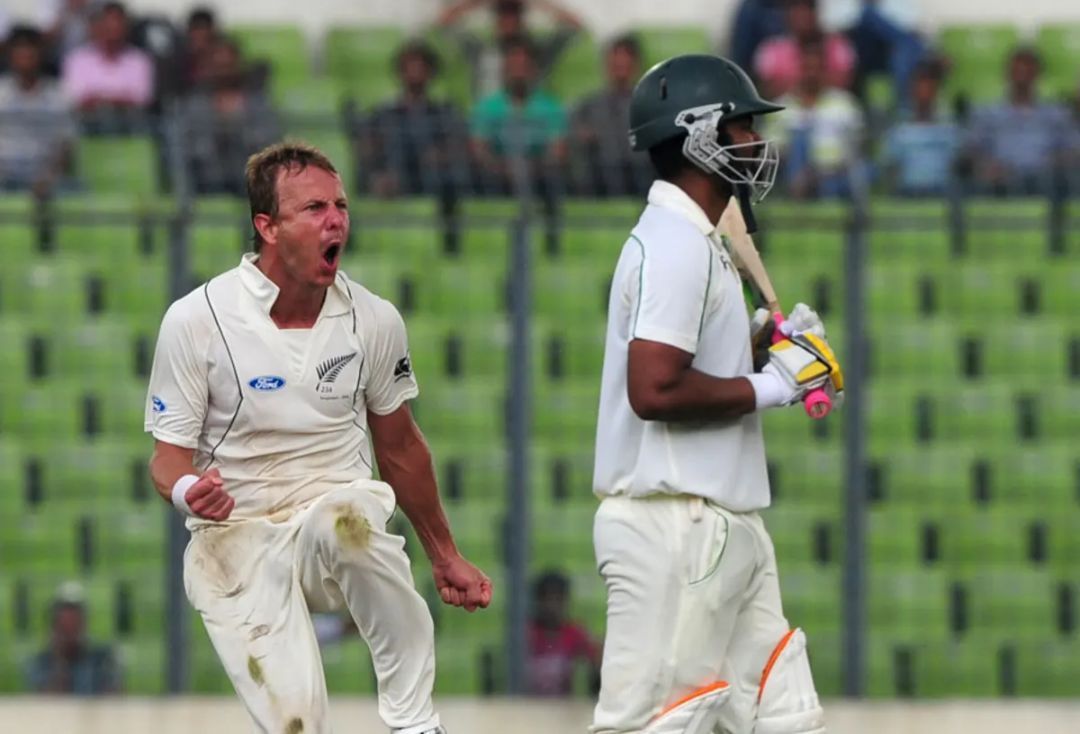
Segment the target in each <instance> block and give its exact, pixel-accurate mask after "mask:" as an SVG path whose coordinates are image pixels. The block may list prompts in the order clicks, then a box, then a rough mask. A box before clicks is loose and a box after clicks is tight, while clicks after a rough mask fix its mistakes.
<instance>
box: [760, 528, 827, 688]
mask: <svg viewBox="0 0 1080 734" xmlns="http://www.w3.org/2000/svg"><path fill="white" fill-rule="evenodd" d="M771 532H772V531H771V530H770V533H771ZM779 572H780V589H781V594H782V596H783V600H784V616H785V617H787V619H788V620H789V623H790V624H791V625H792V626H793V627H802V628H803V629H804V630H805V632H806V637H807V644H808V646H809V649H810V657H811V664H812V665H813V666H814V669H813V670H814V681H815V682H817V681H818V677H819V672H820V673H821V674H822V675H824V676H825V677H826V678H828V677H830V676H829V675H828V673H827V672H826V671H827V670H828V668H825V669H823V670H821V671H819V670H818V668H817V663H818V659H819V657H820V658H823V659H824V660H827V659H829V658H833V657H834V656H835V655H836V653H837V652H838V651H837V650H836V649H830V648H831V647H832V644H831V643H832V642H833V641H834V640H835V635H836V633H837V632H838V631H839V630H840V628H841V623H842V619H841V608H840V600H841V599H842V598H843V596H842V594H841V592H840V569H839V567H838V566H831V567H829V566H821V565H818V564H811V563H809V562H808V561H807V560H795V559H790V560H788V561H787V562H785V561H780V562H779ZM824 660H823V662H824ZM828 667H831V668H832V670H834V671H835V670H837V669H836V666H835V663H834V664H833V665H831V666H828ZM833 684H834V685H835V684H836V682H835V681H834V683H833ZM818 690H819V692H822V691H821V688H820V686H819V687H818Z"/></svg>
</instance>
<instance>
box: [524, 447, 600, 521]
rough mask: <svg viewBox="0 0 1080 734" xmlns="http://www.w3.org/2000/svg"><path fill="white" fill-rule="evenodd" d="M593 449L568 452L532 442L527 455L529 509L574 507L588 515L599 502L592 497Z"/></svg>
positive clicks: (567, 450)
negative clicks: (528, 455) (528, 461)
mask: <svg viewBox="0 0 1080 734" xmlns="http://www.w3.org/2000/svg"><path fill="white" fill-rule="evenodd" d="M593 458H594V457H593V450H592V445H591V444H590V445H588V446H578V447H575V448H571V449H567V448H565V447H560V445H559V444H558V442H556V443H555V445H550V446H549V445H548V444H546V443H545V442H543V441H534V442H533V444H532V446H531V452H530V458H529V460H530V465H529V470H530V472H529V474H530V482H531V483H530V485H529V497H530V500H531V501H532V506H533V507H536V508H550V507H557V506H562V505H575V506H577V507H579V508H584V511H586V512H589V513H590V514H591V513H593V512H595V510H596V507H597V502H598V500H597V499H596V496H595V495H594V494H593V491H592V486H593V481H592V479H593Z"/></svg>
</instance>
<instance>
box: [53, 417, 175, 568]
mask: <svg viewBox="0 0 1080 734" xmlns="http://www.w3.org/2000/svg"><path fill="white" fill-rule="evenodd" d="M57 447H58V448H59V449H61V451H59V452H57V454H56V455H55V456H50V455H48V454H44V453H43V454H42V455H41V456H39V458H40V459H42V461H43V475H44V484H45V500H46V502H48V503H49V505H50V506H55V507H58V508H60V509H63V510H70V511H81V512H90V511H94V510H100V509H101V508H103V507H113V508H115V509H116V510H117V511H118V512H117V514H118V515H119V514H120V513H119V510H121V509H122V508H126V507H129V506H135V503H136V502H141V503H145V502H146V501H147V500H148V499H151V498H154V497H155V492H154V489H153V487H152V486H151V485H150V476H149V473H148V470H147V461H148V460H149V458H150V451H151V442H150V440H149V439H148V438H147V439H145V440H144V442H142V443H135V442H132V441H117V440H100V441H94V442H84V441H69V442H64V443H59V442H58V443H57ZM153 507H154V509H155V510H156V509H157V505H156V503H155V504H154V505H153ZM125 517H128V515H125ZM136 517H137V515H136V514H134V513H131V514H130V517H128V519H127V520H125V521H124V523H120V522H117V523H116V524H117V525H121V524H124V525H125V527H124V528H123V529H121V530H109V531H107V532H108V533H109V534H110V535H111V537H112V540H114V541H118V540H119V537H120V536H121V535H122V534H123V533H124V532H127V531H129V530H130V531H133V532H134V530H135V528H134V527H132V528H128V527H126V524H127V523H128V522H129V521H130V520H134V519H135V518H136ZM158 519H159V520H160V517H159V518H158ZM104 520H107V518H105V517H103V518H102V519H101V521H104ZM159 524H160V523H159ZM163 530H164V525H161V527H159V528H157V529H156V534H157V535H158V536H159V537H160V536H161V532H163ZM159 550H160V549H159ZM138 558H139V556H133V557H132V559H131V561H132V562H135V561H138Z"/></svg>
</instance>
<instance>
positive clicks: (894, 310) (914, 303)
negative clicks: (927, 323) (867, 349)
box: [864, 259, 953, 332]
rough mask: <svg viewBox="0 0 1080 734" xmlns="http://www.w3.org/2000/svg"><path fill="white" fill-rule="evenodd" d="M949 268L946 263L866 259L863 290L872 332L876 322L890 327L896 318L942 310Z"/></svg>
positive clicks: (941, 313) (911, 317)
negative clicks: (867, 260)
mask: <svg viewBox="0 0 1080 734" xmlns="http://www.w3.org/2000/svg"><path fill="white" fill-rule="evenodd" d="M949 272H950V271H949V266H948V265H947V264H942V265H938V266H935V265H931V264H926V265H923V264H918V265H916V264H914V263H910V264H909V263H893V262H887V261H878V260H876V259H875V260H872V261H871V262H869V263H868V264H867V269H866V286H865V291H864V292H865V294H866V311H867V318H868V320H869V326H870V328H871V332H874V331H876V329H875V328H874V327H878V326H881V327H882V328H889V327H890V326H891V325H892V324H894V323H896V320H897V319H909V318H910V319H915V318H920V317H924V316H939V315H943V314H945V311H944V304H943V301H944V300H945V298H946V295H945V294H946V293H947V292H948V291H949V290H950V289H951V288H952V287H953V286H952V285H951V283H950V282H949V280H948V279H947V277H946V275H947V274H948V273H949ZM949 277H952V276H951V275H950V276H949Z"/></svg>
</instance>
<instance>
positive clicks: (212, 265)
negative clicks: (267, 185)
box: [188, 206, 251, 283]
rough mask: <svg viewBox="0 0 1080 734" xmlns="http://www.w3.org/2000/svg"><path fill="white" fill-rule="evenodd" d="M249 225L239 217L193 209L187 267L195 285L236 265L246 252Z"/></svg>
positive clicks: (248, 244)
mask: <svg viewBox="0 0 1080 734" xmlns="http://www.w3.org/2000/svg"><path fill="white" fill-rule="evenodd" d="M250 229H251V224H250V222H248V221H247V219H246V218H244V217H243V215H242V214H237V215H235V218H234V217H233V216H229V215H218V214H213V215H211V214H210V213H207V214H206V215H205V216H204V215H203V214H202V212H201V209H200V208H199V207H198V206H197V207H196V219H195V220H194V221H193V222H192V224H191V228H190V230H189V232H190V234H189V246H190V251H189V257H188V261H189V267H190V268H191V271H192V274H193V275H194V282H195V283H203V282H206V281H207V280H209V279H210V278H212V277H214V276H215V275H218V274H220V273H223V272H225V271H226V270H229V269H230V268H235V267H236V266H237V265H239V264H240V257H241V255H242V254H243V253H244V252H246V251H248V250H250V249H251V246H250V239H249V232H250Z"/></svg>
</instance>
